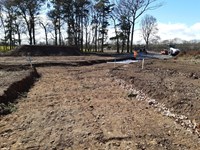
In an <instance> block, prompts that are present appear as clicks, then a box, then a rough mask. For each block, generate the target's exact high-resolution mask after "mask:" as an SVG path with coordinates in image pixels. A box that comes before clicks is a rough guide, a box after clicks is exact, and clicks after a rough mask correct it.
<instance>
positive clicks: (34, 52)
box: [8, 45, 81, 56]
mask: <svg viewBox="0 0 200 150" xmlns="http://www.w3.org/2000/svg"><path fill="white" fill-rule="evenodd" d="M8 55H10V56H80V55H81V52H80V50H79V49H78V48H77V47H72V46H71V47H70V46H52V45H22V46H17V47H16V48H15V49H13V50H12V51H11V52H10V53H9V54H8Z"/></svg>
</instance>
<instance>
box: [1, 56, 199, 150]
mask: <svg viewBox="0 0 200 150" xmlns="http://www.w3.org/2000/svg"><path fill="white" fill-rule="evenodd" d="M37 72H38V73H39V74H40V75H41V77H40V79H39V80H38V81H37V82H35V84H34V86H33V87H32V88H31V89H30V90H29V92H28V93H27V96H26V97H21V98H19V99H18V100H17V101H18V103H17V104H16V107H17V110H16V111H15V112H13V113H11V114H9V115H6V116H0V148H1V149H2V150H7V149H13V150H21V149H28V150H29V149H30V150H37V149H39V150H49V149H54V150H64V149H66V150H68V149H69V150H72V149H74V150H78V149H81V150H83V149H85V150H87V149H88V150H89V149H91V150H93V149H94V150H96V149H113V150H117V149H119V150H137V149H138V150H145V149H147V150H172V149H173V150H176V149H177V150H189V149H191V150H197V149H199V147H200V140H199V137H198V134H197V132H193V131H194V130H192V129H191V128H193V127H191V128H186V127H185V126H183V125H182V123H181V122H178V121H176V120H175V118H173V117H170V116H167V115H163V114H162V112H161V111H158V110H157V109H156V108H155V105H154V104H155V103H156V102H157V103H161V104H163V105H164V106H165V107H166V108H169V109H170V111H171V112H173V113H174V114H177V115H184V116H186V117H187V118H188V119H189V120H191V121H193V122H195V123H196V126H195V131H197V130H198V123H199V121H200V118H199V114H200V111H199V110H200V109H199V107H200V104H199V103H200V100H199V97H200V74H199V72H200V66H199V64H193V63H188V64H187V63H185V62H182V61H180V62H179V61H174V60H163V61H159V60H149V61H147V62H145V67H144V69H143V70H142V69H141V63H140V62H139V63H134V64H112V63H111V64H105V63H104V64H96V65H91V66H76V67H70V66H48V67H47V66H46V67H38V68H37ZM138 91H140V93H143V95H145V96H148V97H149V98H153V99H155V101H156V102H155V101H149V102H147V101H145V100H140V99H139V98H138V97H140V98H141V95H140V94H139V93H138Z"/></svg>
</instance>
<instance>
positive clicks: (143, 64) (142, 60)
mask: <svg viewBox="0 0 200 150" xmlns="http://www.w3.org/2000/svg"><path fill="white" fill-rule="evenodd" d="M142 69H144V58H143V60H142Z"/></svg>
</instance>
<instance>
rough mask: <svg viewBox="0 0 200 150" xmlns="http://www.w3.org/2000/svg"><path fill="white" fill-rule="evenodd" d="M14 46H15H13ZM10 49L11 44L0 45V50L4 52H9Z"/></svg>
mask: <svg viewBox="0 0 200 150" xmlns="http://www.w3.org/2000/svg"><path fill="white" fill-rule="evenodd" d="M13 48H14V46H13ZM10 50H11V49H10V46H0V52H2V53H5V52H8V51H10Z"/></svg>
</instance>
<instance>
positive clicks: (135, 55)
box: [133, 50, 138, 59]
mask: <svg viewBox="0 0 200 150" xmlns="http://www.w3.org/2000/svg"><path fill="white" fill-rule="evenodd" d="M137 55H138V52H137V51H136V50H134V51H133V58H134V59H136V57H137Z"/></svg>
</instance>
